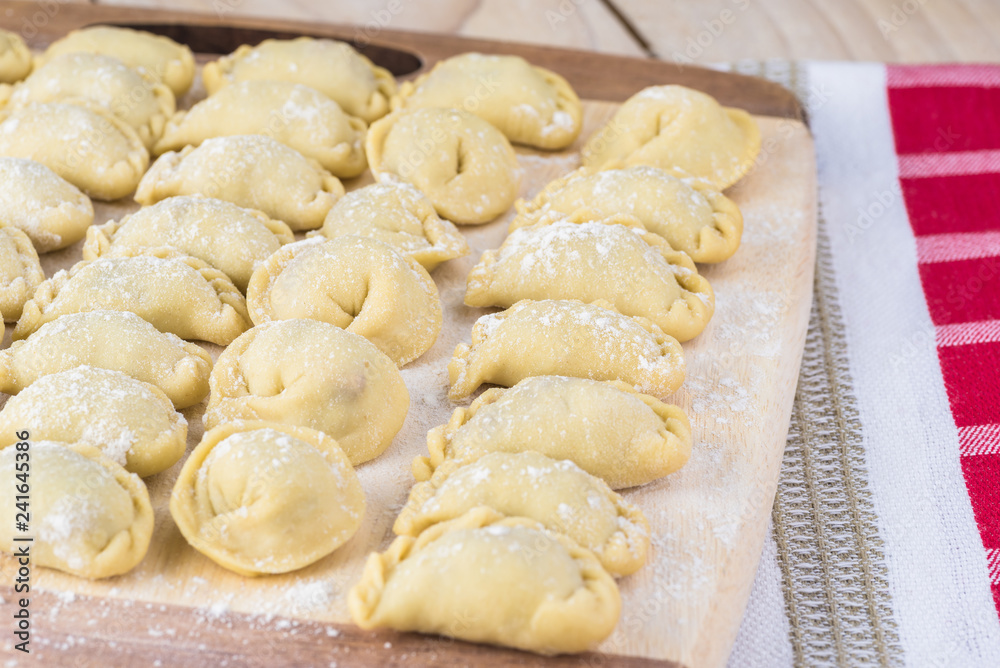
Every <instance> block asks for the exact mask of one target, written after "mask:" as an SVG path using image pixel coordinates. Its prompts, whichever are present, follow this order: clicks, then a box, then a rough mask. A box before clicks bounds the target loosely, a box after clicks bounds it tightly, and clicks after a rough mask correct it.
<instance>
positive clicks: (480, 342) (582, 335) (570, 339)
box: [448, 299, 684, 401]
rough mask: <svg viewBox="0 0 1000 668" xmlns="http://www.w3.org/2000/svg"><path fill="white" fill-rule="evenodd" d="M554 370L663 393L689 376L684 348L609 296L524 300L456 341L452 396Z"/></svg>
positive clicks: (479, 323) (450, 370) (457, 397)
mask: <svg viewBox="0 0 1000 668" xmlns="http://www.w3.org/2000/svg"><path fill="white" fill-rule="evenodd" d="M552 375H555V376H574V377H577V378H591V379H593V380H621V381H623V382H625V383H628V384H629V385H632V386H634V387H635V388H636V389H637V390H639V391H640V392H645V393H647V394H651V395H653V396H655V397H660V398H665V397H668V396H669V395H671V394H673V392H674V391H675V390H677V388H678V387H680V386H681V383H683V382H684V352H683V350H682V349H681V344H680V343H678V342H677V339H675V338H673V337H672V336H669V335H667V334H664V333H663V330H661V329H660V328H659V327H657V326H656V325H654V324H653V323H652V322H650V321H649V320H647V319H645V318H639V317H629V316H626V315H622V314H621V313H619V312H618V311H616V310H615V309H614V308H613V307H612V306H611V304H609V303H608V302H604V301H600V300H598V301H595V302H594V303H592V304H584V303H583V302H581V301H578V300H575V299H574V300H551V299H550V300H543V301H531V300H528V299H526V300H524V301H520V302H518V303H516V304H514V305H513V306H511V307H510V308H509V309H507V310H506V311H501V312H500V313H492V314H489V315H484V316H483V317H481V318H480V319H479V320H477V321H476V324H475V325H474V326H473V327H472V344H471V345H470V344H467V343H460V344H458V346H456V348H455V353H454V355H453V356H452V358H451V362H449V363H448V379H449V382H450V384H451V389H450V390H449V391H448V398H449V399H451V400H452V401H459V400H461V399H464V398H465V397H467V396H469V395H470V394H472V393H473V392H474V391H475V390H476V388H477V387H479V386H480V385H482V384H483V383H493V384H495V385H506V386H510V385H514V384H516V383H517V382H518V381H521V380H523V379H525V378H528V377H530V376H552Z"/></svg>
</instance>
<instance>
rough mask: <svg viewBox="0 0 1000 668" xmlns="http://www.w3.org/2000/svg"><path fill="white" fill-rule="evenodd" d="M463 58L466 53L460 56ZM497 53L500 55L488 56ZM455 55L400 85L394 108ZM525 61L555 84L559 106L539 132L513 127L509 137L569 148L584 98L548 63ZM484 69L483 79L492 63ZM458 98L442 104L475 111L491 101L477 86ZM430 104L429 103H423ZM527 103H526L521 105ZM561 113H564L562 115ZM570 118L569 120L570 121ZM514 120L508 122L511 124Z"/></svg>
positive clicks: (449, 64) (580, 120)
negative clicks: (527, 131) (477, 90)
mask: <svg viewBox="0 0 1000 668" xmlns="http://www.w3.org/2000/svg"><path fill="white" fill-rule="evenodd" d="M470 55H479V54H464V56H465V57H467V56H470ZM457 57H458V58H462V57H463V56H457ZM488 57H496V56H488ZM499 57H501V58H503V57H506V58H518V57H517V56H499ZM452 60H453V59H447V60H442V61H439V62H438V63H436V64H435V65H434V67H433V68H432V69H431V71H430V72H427V73H426V74H422V75H420V76H419V77H417V78H416V79H414V80H412V81H405V82H403V83H402V84H401V85H400V87H399V92H398V93H397V94H396V95H395V96H393V98H392V100H391V103H392V110H393V111H396V110H398V109H404V108H406V107H407V105H408V102H409V100H410V99H411V98H413V97H414V95H417V94H419V92H420V90H421V86H422V85H423V84H424V83H426V81H427V80H428V79H430V78H431V77H434V76H435V74H438V75H440V73H441V72H443V71H447V70H448V69H449V68H450V67H453V66H454V65H453V63H452ZM525 64H526V65H527V66H528V67H530V68H531V69H532V70H534V71H535V72H536V73H537V74H538V75H540V76H541V77H542V79H544V80H545V82H546V83H547V84H549V85H550V86H552V89H553V91H554V92H555V106H556V110H555V113H554V114H553V116H552V118H549V119H548V122H547V123H545V124H544V125H543V126H542V127H541V128H539V134H538V136H529V135H528V134H527V133H525V132H523V131H520V132H518V131H513V132H510V134H509V135H508V138H509V139H510V140H511V141H512V142H514V143H517V144H525V145H528V146H533V147H535V148H541V149H549V150H557V149H561V148H565V147H567V146H569V145H570V144H572V143H573V141H574V140H575V139H576V138H577V136H579V134H580V130H581V129H582V127H583V105H582V104H581V103H580V98H579V96H577V94H576V91H574V90H573V87H572V86H570V84H569V82H568V81H566V79H564V78H563V77H562V76H560V75H558V74H556V73H555V72H553V71H552V70H548V69H546V68H544V67H539V66H537V65H532V64H531V63H527V62H525ZM483 69H484V73H483V75H482V77H481V78H482V79H488V78H489V73H488V72H486V71H485V70H488V69H489V67H488V66H486V67H484V68H483ZM463 74H466V75H469V76H474V75H473V74H472V73H471V72H463ZM455 95H456V98H459V97H461V98H462V100H461V102H460V103H459V104H442V105H438V106H455V107H459V108H462V109H465V110H466V111H472V112H473V113H475V109H476V108H478V107H479V105H480V104H483V103H486V104H488V103H489V100H488V99H486V100H482V99H480V98H479V96H478V95H477V92H476V91H475V90H461V91H456V93H455ZM457 101H458V100H457V99H456V100H452V102H457ZM422 106H428V105H422ZM520 106H525V105H520ZM532 112H534V113H535V114H536V115H537V110H536V109H534V108H532ZM560 114H561V116H560ZM567 121H568V122H567ZM509 124H510V123H508V125H509ZM500 129H501V130H502V131H504V133H505V134H507V132H508V131H510V130H514V128H506V127H504V128H500Z"/></svg>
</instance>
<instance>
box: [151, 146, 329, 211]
mask: <svg viewBox="0 0 1000 668" xmlns="http://www.w3.org/2000/svg"><path fill="white" fill-rule="evenodd" d="M175 195H205V196H206V197H215V198H217V199H223V200H226V201H227V202H232V203H233V204H237V205H239V206H242V207H245V208H247V209H257V210H259V211H263V212H264V213H265V214H267V215H268V216H270V217H271V218H277V219H278V220H281V221H284V222H285V223H287V224H288V226H289V227H290V228H291V229H292V230H295V231H299V230H312V229H315V228H317V227H319V226H320V225H322V224H323V219H324V218H325V217H326V214H327V212H329V211H330V207H332V206H333V204H334V202H336V201H337V200H338V199H340V198H341V197H342V196H343V195H344V186H343V184H342V183H341V182H340V180H339V179H337V177H335V176H334V175H333V174H331V173H330V172H328V171H326V170H325V169H323V168H322V167H321V166H320V164H319V163H318V162H316V161H315V160H311V159H309V158H306V157H305V156H303V155H302V154H301V153H299V152H298V151H296V150H295V149H293V148H290V147H288V146H285V145H284V144H282V143H281V142H279V141H277V140H275V139H272V138H270V137H266V136H264V135H233V136H231V137H215V138H213V139H207V140H205V141H204V142H202V143H201V145H200V146H197V147H195V146H188V147H186V148H184V149H183V150H181V151H180V152H179V153H176V152H173V151H171V152H169V153H164V154H163V155H161V156H160V157H159V158H157V160H156V162H154V163H153V166H152V167H150V168H149V171H148V172H146V175H145V176H144V177H142V181H140V182H139V186H138V188H137V189H136V192H135V201H136V202H138V203H139V204H142V205H144V206H148V205H150V204H155V203H156V202H159V201H160V200H163V199H166V198H168V197H173V196H175Z"/></svg>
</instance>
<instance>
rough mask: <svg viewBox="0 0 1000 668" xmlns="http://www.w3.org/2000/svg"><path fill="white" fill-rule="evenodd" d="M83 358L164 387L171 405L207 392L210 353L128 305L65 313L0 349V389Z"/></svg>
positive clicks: (10, 390) (14, 389) (18, 386)
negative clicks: (124, 308) (128, 308)
mask: <svg viewBox="0 0 1000 668" xmlns="http://www.w3.org/2000/svg"><path fill="white" fill-rule="evenodd" d="M84 364H88V365H90V366H96V367H100V368H102V369H112V370H114V371H121V372H122V373H125V374H128V375H129V376H132V377H133V378H135V379H137V380H141V381H144V382H147V383H150V384H152V385H156V386H157V387H159V388H160V389H161V390H163V391H164V392H165V393H166V395H167V396H168V397H170V400H171V401H172V402H174V407H175V408H186V407H187V406H192V405H194V404H196V403H198V402H199V401H201V400H202V399H204V398H205V396H206V395H208V376H209V373H211V371H212V357H211V356H210V355H209V354H208V353H207V352H205V351H204V350H203V349H202V348H201V347H199V346H197V345H195V344H193V343H186V342H184V341H182V340H181V339H180V338H178V337H177V336H175V335H173V334H164V333H163V332H160V331H158V330H157V329H156V328H155V327H153V326H152V325H151V324H149V323H148V322H146V321H145V320H143V319H142V318H140V317H139V316H137V315H136V314H134V313H129V312H128V311H87V312H85V313H74V314H71V315H64V316H62V317H61V318H59V319H58V320H56V321H54V322H50V323H47V324H45V325H42V326H41V328H40V329H39V330H38V331H37V332H35V333H34V334H32V335H31V337H30V338H29V339H27V340H24V341H14V342H13V343H12V344H11V345H10V347H9V348H6V349H5V350H0V392H5V393H7V394H17V393H18V392H20V391H21V390H23V389H24V388H26V387H28V386H29V385H31V384H32V383H33V382H35V381H36V380H38V379H39V378H41V377H43V376H47V375H49V374H53V373H58V372H60V371H65V370H67V369H74V368H76V367H78V366H81V365H84Z"/></svg>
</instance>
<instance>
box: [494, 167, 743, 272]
mask: <svg viewBox="0 0 1000 668" xmlns="http://www.w3.org/2000/svg"><path fill="white" fill-rule="evenodd" d="M516 205H517V210H518V216H517V217H516V218H514V220H513V221H511V224H510V230H511V231H513V230H516V229H518V228H520V227H525V226H528V225H535V224H538V223H539V222H544V221H546V220H549V219H552V218H560V217H562V216H563V215H566V216H569V215H571V214H573V213H574V212H576V211H578V210H580V209H588V210H589V211H591V212H592V215H593V216H594V217H596V218H607V217H611V216H614V215H615V214H628V215H630V216H634V217H635V218H636V219H637V220H638V221H639V222H640V223H641V224H642V226H643V227H644V228H645V229H646V231H647V232H652V233H653V234H656V235H659V236H661V237H663V238H664V239H666V240H667V242H668V243H669V244H670V246H671V247H672V248H674V249H676V250H681V251H684V252H685V253H687V254H688V255H690V256H691V259H692V260H694V261H695V262H722V261H723V260H725V259H727V258H729V257H730V256H731V255H732V254H733V253H735V252H736V249H737V248H739V247H740V238H741V237H742V235H743V215H742V214H741V213H740V210H739V207H737V206H736V204H735V203H734V202H733V201H732V200H731V199H729V198H728V197H726V196H725V195H723V194H722V193H720V192H719V191H718V190H716V189H715V188H714V187H712V186H711V185H709V184H708V182H706V181H703V180H701V179H680V178H677V177H676V176H673V175H671V174H670V173H669V172H667V171H666V170H663V169H659V168H657V167H647V166H645V165H636V166H634V167H626V168H624V169H606V170H602V171H597V172H595V171H593V170H591V169H587V168H586V167H582V168H580V169H578V170H576V171H575V172H572V173H570V174H569V175H567V176H565V177H563V178H561V179H556V180H555V181H552V182H551V183H549V185H547V186H546V187H545V189H544V190H543V191H542V192H540V193H539V194H538V195H537V196H536V197H535V199H534V200H532V201H531V202H525V201H524V200H518V201H517V202H516Z"/></svg>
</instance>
